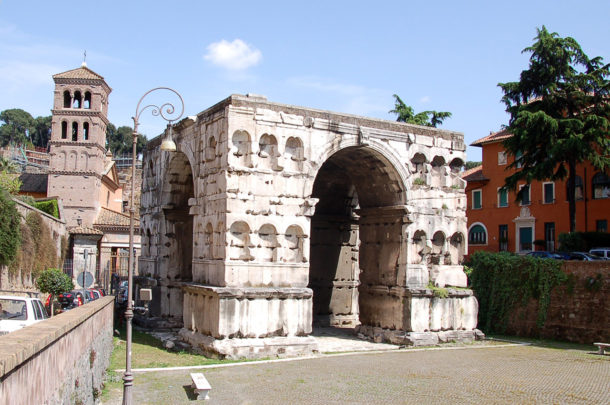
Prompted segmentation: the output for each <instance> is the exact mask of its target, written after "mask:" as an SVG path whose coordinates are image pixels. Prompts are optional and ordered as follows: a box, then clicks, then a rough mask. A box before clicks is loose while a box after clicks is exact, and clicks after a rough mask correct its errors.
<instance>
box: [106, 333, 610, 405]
mask: <svg viewBox="0 0 610 405" xmlns="http://www.w3.org/2000/svg"><path fill="white" fill-rule="evenodd" d="M320 339H322V340H326V341H327V342H328V343H329V345H328V347H333V345H336V344H338V343H337V341H336V339H339V337H337V336H321V337H320ZM356 340H357V339H354V341H356ZM364 343H368V342H364ZM346 344H347V345H354V346H357V342H346V341H343V346H345V345H346ZM371 345H375V344H372V343H371ZM385 346H390V347H385ZM375 347H377V346H375ZM378 348H379V349H380V350H377V349H373V347H368V348H367V350H374V351H367V352H365V353H349V354H331V355H319V356H317V357H315V358H297V359H284V360H283V361H268V362H260V363H238V364H235V365H230V366H224V367H218V366H209V368H205V369H199V370H194V369H182V370H172V371H167V370H160V371H152V372H138V371H135V370H134V371H135V373H134V375H135V380H134V394H133V395H134V398H133V400H134V403H136V404H196V403H205V404H206V405H209V404H345V403H348V404H374V403H396V404H410V403H426V404H436V403H439V404H440V403H489V404H504V403H562V404H608V403H610V356H598V355H595V354H591V353H593V350H591V352H586V351H580V350H559V349H548V348H541V347H535V346H523V345H504V344H502V345H495V346H494V345H487V346H486V345H473V346H461V347H460V346H453V347H449V346H445V347H440V348H432V349H406V350H404V349H401V350H398V349H397V348H396V346H392V345H383V346H379V347H378ZM191 372H202V373H204V375H205V377H206V378H207V379H208V381H209V382H210V384H211V386H212V391H211V393H210V400H208V401H197V400H196V399H195V395H194V394H193V392H192V390H191V389H190V384H191V378H190V373H191ZM121 395H122V392H114V393H112V396H111V399H110V401H107V402H105V404H120V403H121Z"/></svg>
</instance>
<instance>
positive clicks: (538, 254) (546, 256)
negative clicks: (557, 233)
mask: <svg viewBox="0 0 610 405" xmlns="http://www.w3.org/2000/svg"><path fill="white" fill-rule="evenodd" d="M527 255H528V256H532V257H536V258H538V259H557V260H564V259H563V257H562V256H561V255H560V254H557V253H553V252H547V251H544V250H538V251H534V252H529V253H528V254H527Z"/></svg>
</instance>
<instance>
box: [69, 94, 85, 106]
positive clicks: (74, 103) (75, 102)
mask: <svg viewBox="0 0 610 405" xmlns="http://www.w3.org/2000/svg"><path fill="white" fill-rule="evenodd" d="M82 105H83V97H82V96H81V94H80V91H76V92H74V100H72V108H81V107H82Z"/></svg>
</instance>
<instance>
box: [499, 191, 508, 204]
mask: <svg viewBox="0 0 610 405" xmlns="http://www.w3.org/2000/svg"><path fill="white" fill-rule="evenodd" d="M498 207H508V190H507V189H505V188H503V187H500V188H498Z"/></svg>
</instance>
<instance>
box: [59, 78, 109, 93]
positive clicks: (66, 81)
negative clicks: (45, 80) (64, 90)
mask: <svg viewBox="0 0 610 405" xmlns="http://www.w3.org/2000/svg"><path fill="white" fill-rule="evenodd" d="M53 80H54V81H55V84H71V85H73V84H84V85H89V86H102V88H103V89H104V90H106V94H110V92H111V91H112V89H111V88H110V86H108V84H106V82H105V81H104V80H102V79H76V78H54V79H53Z"/></svg>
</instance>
